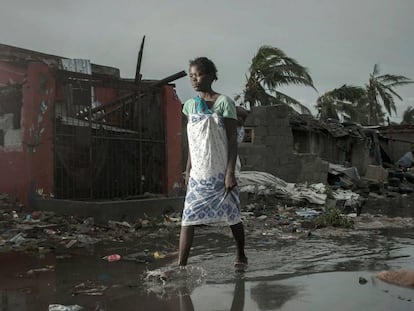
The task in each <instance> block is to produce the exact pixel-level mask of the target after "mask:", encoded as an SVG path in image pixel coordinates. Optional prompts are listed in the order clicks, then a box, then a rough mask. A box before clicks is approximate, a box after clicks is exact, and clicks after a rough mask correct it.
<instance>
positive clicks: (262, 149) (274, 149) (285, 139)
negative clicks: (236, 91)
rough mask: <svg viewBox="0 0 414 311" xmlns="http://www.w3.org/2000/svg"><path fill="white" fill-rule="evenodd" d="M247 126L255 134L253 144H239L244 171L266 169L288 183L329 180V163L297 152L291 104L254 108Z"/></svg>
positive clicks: (310, 154)
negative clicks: (290, 109) (289, 105)
mask: <svg viewBox="0 0 414 311" xmlns="http://www.w3.org/2000/svg"><path fill="white" fill-rule="evenodd" d="M245 127H246V128H247V129H249V128H251V129H252V132H253V133H252V142H251V143H242V144H240V146H239V155H240V159H241V162H242V170H245V171H246V170H256V171H265V172H268V173H271V174H273V175H275V176H277V177H279V178H282V179H284V180H286V181H288V182H305V181H307V182H311V183H315V182H326V179H327V172H328V163H327V162H325V161H323V160H321V159H320V158H319V157H318V156H317V155H316V154H312V153H305V154H302V153H297V152H296V151H294V141H293V134H292V129H291V126H290V122H289V108H288V107H287V106H284V105H280V106H261V107H253V109H252V112H251V113H250V114H249V117H248V118H247V120H246V123H245Z"/></svg>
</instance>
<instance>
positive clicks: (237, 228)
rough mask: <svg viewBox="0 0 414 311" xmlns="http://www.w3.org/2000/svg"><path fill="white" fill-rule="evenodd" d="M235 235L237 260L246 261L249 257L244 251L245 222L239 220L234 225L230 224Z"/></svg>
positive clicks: (239, 261)
mask: <svg viewBox="0 0 414 311" xmlns="http://www.w3.org/2000/svg"><path fill="white" fill-rule="evenodd" d="M230 229H231V232H232V233H233V237H234V239H235V240H236V262H238V263H246V264H247V257H246V255H245V253H244V227H243V223H242V222H239V223H238V224H235V225H233V226H230Z"/></svg>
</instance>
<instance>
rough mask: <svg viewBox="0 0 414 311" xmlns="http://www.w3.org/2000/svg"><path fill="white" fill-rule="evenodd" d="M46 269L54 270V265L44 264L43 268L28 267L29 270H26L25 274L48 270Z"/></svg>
mask: <svg viewBox="0 0 414 311" xmlns="http://www.w3.org/2000/svg"><path fill="white" fill-rule="evenodd" d="M48 271H55V267H54V266H46V267H44V268H37V269H30V270H29V271H27V272H26V274H28V275H31V274H35V273H39V272H48Z"/></svg>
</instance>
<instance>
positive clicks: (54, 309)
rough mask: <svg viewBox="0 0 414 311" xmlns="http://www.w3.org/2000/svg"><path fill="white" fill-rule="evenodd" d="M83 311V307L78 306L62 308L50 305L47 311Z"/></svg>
mask: <svg viewBox="0 0 414 311" xmlns="http://www.w3.org/2000/svg"><path fill="white" fill-rule="evenodd" d="M80 310H83V307H81V306H79V305H70V306H64V305H59V304H51V305H49V311H80Z"/></svg>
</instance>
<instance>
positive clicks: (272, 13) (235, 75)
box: [0, 0, 414, 120]
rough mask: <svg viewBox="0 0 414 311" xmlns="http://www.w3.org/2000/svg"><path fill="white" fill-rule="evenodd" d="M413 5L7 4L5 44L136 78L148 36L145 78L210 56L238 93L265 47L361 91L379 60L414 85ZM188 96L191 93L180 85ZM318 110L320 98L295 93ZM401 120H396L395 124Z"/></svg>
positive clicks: (359, 1) (362, 1)
mask: <svg viewBox="0 0 414 311" xmlns="http://www.w3.org/2000/svg"><path fill="white" fill-rule="evenodd" d="M413 12H414V1H413V0H392V1H391V0H346V1H345V0H286V1H281V0H256V1H247V0H208V1H206V0H205V1H201V0H191V1H190V0H174V1H157V0H135V1H128V0H118V1H108V0H106V1H103V0H99V1H97V0H89V1H80V0H70V1H69V0H67V1H63V0H36V1H31V0H27V1H21V0H12V1H9V0H1V11H0V29H1V31H0V42H1V43H4V44H9V45H14V46H18V47H23V48H27V49H32V50H36V51H41V52H45V53H50V54H56V55H61V56H65V57H70V58H86V59H90V60H91V61H92V62H93V63H96V64H102V65H108V66H113V67H118V68H120V70H121V75H122V76H123V77H133V76H134V74H135V65H136V58H137V52H138V49H139V45H140V42H141V39H142V37H143V36H144V35H146V36H147V38H146V44H145V50H144V57H143V64H142V70H141V71H142V73H143V76H144V78H147V79H161V78H164V77H166V76H168V75H170V74H173V73H176V72H178V71H181V70H186V71H187V70H188V61H189V60H190V59H193V58H194V57H197V56H207V57H209V58H211V59H212V60H213V61H214V62H215V63H216V65H217V68H218V71H219V72H218V74H219V80H218V81H217V83H216V85H215V90H216V91H218V92H220V93H225V94H227V95H230V96H234V95H236V94H237V93H240V92H241V91H242V89H243V86H244V83H245V75H246V73H247V71H248V68H249V65H250V61H251V58H252V57H253V56H254V54H255V52H256V51H257V49H258V48H259V47H260V46H261V45H272V46H275V47H278V48H280V49H282V50H283V51H285V53H286V54H287V55H289V56H290V57H293V58H295V59H296V60H297V61H298V62H299V63H300V64H302V65H303V66H306V67H307V68H308V69H309V70H310V73H311V76H312V78H313V80H314V84H315V86H316V88H317V89H318V92H319V94H322V93H324V92H326V91H328V90H331V89H333V88H335V87H339V86H341V85H343V84H345V83H346V84H354V85H363V84H364V83H366V82H367V81H368V77H369V73H370V72H372V69H373V66H374V64H375V63H378V64H379V65H380V68H381V72H382V73H391V74H401V75H405V76H408V77H409V78H412V79H414V60H413V58H414V40H413V31H414V18H413V17H412V15H413ZM176 84H177V93H178V95H179V97H180V99H181V100H185V99H187V98H188V97H191V96H193V91H192V89H191V87H190V85H189V83H188V78H182V79H180V80H178V81H176ZM283 91H284V92H286V93H287V94H288V95H290V96H292V97H294V98H296V99H298V100H300V101H301V102H303V103H304V104H305V105H307V106H308V107H310V108H312V107H313V106H314V103H315V101H316V98H317V97H318V93H316V92H315V91H314V90H312V89H310V88H305V87H289V88H287V89H283ZM397 92H398V93H399V94H400V95H402V97H403V98H404V102H399V101H398V102H397V105H398V107H399V108H398V113H399V117H400V116H401V115H402V111H403V110H404V109H405V108H406V107H407V106H414V85H409V86H403V87H401V88H399V89H397ZM392 119H393V120H399V118H398V117H397V118H392Z"/></svg>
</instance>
